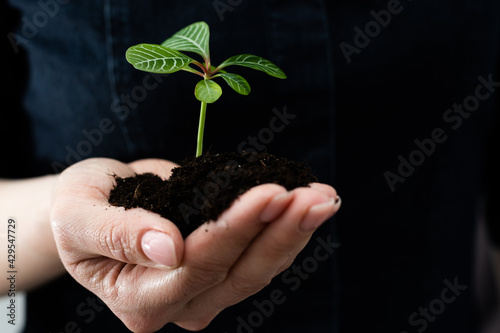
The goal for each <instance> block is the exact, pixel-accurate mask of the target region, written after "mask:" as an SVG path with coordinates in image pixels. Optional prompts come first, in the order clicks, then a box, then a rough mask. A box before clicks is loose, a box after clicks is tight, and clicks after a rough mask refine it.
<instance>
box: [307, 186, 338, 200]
mask: <svg viewBox="0 0 500 333" xmlns="http://www.w3.org/2000/svg"><path fill="white" fill-rule="evenodd" d="M309 187H310V188H312V189H314V190H317V191H321V192H323V193H325V194H326V195H328V196H329V197H330V198H335V200H337V199H338V198H339V195H338V194H337V191H336V190H335V189H334V188H333V187H331V186H330V185H327V184H322V183H311V184H309Z"/></svg>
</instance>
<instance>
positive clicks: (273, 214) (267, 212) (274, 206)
mask: <svg viewBox="0 0 500 333" xmlns="http://www.w3.org/2000/svg"><path fill="white" fill-rule="evenodd" d="M292 196H293V193H292V192H284V193H280V194H278V195H276V196H275V197H274V198H272V199H271V200H269V202H268V203H267V206H266V208H264V210H263V211H262V212H261V213H260V216H259V219H260V220H261V221H262V222H271V221H272V220H274V219H276V218H277V217H278V216H279V215H280V214H281V213H282V212H283V210H284V209H285V208H286V206H287V204H288V202H290V199H291V198H292Z"/></svg>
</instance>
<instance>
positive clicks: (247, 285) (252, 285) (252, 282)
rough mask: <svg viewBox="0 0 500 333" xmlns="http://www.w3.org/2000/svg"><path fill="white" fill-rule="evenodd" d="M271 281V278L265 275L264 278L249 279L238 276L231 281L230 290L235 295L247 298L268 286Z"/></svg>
mask: <svg viewBox="0 0 500 333" xmlns="http://www.w3.org/2000/svg"><path fill="white" fill-rule="evenodd" d="M271 279H272V278H271V277H269V276H267V274H266V276H255V277H250V278H249V277H242V276H238V277H237V278H235V279H231V286H230V288H231V289H232V290H233V293H234V294H235V295H240V297H248V296H250V295H253V294H255V293H256V292H258V291H259V290H262V289H263V288H265V287H266V286H267V285H269V284H270V283H271Z"/></svg>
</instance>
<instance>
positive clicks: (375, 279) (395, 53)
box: [0, 0, 500, 333]
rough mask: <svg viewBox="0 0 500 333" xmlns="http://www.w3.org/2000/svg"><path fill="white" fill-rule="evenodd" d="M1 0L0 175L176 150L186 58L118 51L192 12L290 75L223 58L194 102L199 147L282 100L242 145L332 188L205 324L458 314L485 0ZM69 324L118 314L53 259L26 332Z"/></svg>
mask: <svg viewBox="0 0 500 333" xmlns="http://www.w3.org/2000/svg"><path fill="white" fill-rule="evenodd" d="M8 3H9V5H8V7H6V8H5V10H6V11H8V18H9V20H8V22H11V23H12V25H9V26H6V27H5V31H7V34H8V35H7V36H8V37H9V38H10V42H9V43H8V45H7V46H6V47H7V48H8V49H9V52H11V54H10V57H11V58H10V60H12V62H11V63H12V64H16V67H15V68H7V69H6V70H7V75H9V76H8V77H13V84H12V92H11V93H8V94H6V98H8V99H9V101H10V102H9V103H10V104H9V105H10V106H11V107H10V108H9V110H10V111H12V114H10V115H9V117H12V119H13V120H9V119H10V118H8V120H9V121H11V124H12V123H13V122H15V124H16V125H17V126H15V128H13V127H12V126H9V128H6V129H5V131H2V139H3V140H2V144H3V145H5V147H6V148H5V149H6V150H7V151H8V153H9V155H8V159H9V161H20V162H21V163H20V164H21V165H20V166H18V165H17V163H12V162H10V163H5V164H3V165H2V166H0V168H2V169H1V170H2V173H3V175H4V176H5V177H28V176H37V175H42V174H46V173H54V172H60V171H61V170H63V169H64V168H65V167H67V166H69V165H71V164H73V163H75V162H77V161H79V160H81V159H85V158H89V157H99V156H101V157H111V158H116V159H119V160H122V161H125V162H127V161H133V160H136V159H139V158H145V157H159V158H166V159H170V160H173V161H178V160H180V159H181V158H182V157H184V156H186V155H192V154H194V148H195V137H196V130H197V118H198V109H199V105H198V102H197V100H196V99H195V98H194V96H193V90H194V85H195V84H196V82H197V78H196V77H195V76H193V75H191V74H188V73H176V74H173V75H167V76H153V75H151V74H147V73H144V72H140V71H137V70H135V69H133V67H132V66H131V65H129V64H128V63H127V62H126V60H125V57H124V54H125V50H126V49H127V48H128V47H129V46H131V45H134V44H137V43H141V42H149V43H161V42H162V41H163V40H164V39H165V38H167V37H168V36H170V35H171V34H172V33H174V32H176V31H177V30H179V29H181V28H183V27H184V26H187V25H188V24H190V23H193V22H195V21H199V20H204V21H206V22H207V23H208V24H209V25H210V28H211V44H210V45H211V54H212V59H213V61H214V62H215V63H219V62H222V61H223V60H225V59H226V58H228V57H229V56H232V55H234V54H239V53H250V54H257V55H260V56H263V57H265V58H267V59H269V60H271V61H273V62H274V63H276V64H277V65H278V66H280V67H281V68H282V69H283V70H284V71H285V73H286V74H287V75H288V79H287V80H284V81H281V80H277V79H275V78H271V77H267V76H265V75H264V74H262V73H259V72H253V71H250V70H247V69H245V68H238V69H235V72H237V73H239V74H242V75H243V76H244V77H245V78H247V80H248V81H249V82H250V84H251V85H252V88H253V89H252V93H251V94H250V96H248V97H242V96H240V95H237V94H236V93H234V92H232V91H231V90H230V89H229V88H225V89H224V95H223V97H222V98H221V100H220V101H218V102H217V103H215V104H214V105H210V106H209V108H208V113H207V124H206V131H205V134H206V136H205V147H206V148H207V149H211V150H214V151H237V150H238V147H239V146H240V145H242V144H243V145H245V144H246V145H252V142H254V141H252V139H249V137H252V136H253V137H258V133H259V131H260V130H261V129H262V128H266V127H268V126H269V121H270V119H271V118H272V117H273V116H274V114H273V109H276V110H278V111H281V112H283V110H286V112H288V113H289V114H292V115H294V116H295V118H293V119H291V120H290V123H289V124H288V125H287V126H286V128H285V130H283V131H282V132H279V133H275V135H274V137H273V140H272V141H271V142H269V143H266V144H265V145H261V144H258V145H256V144H255V143H254V144H253V145H254V146H255V147H256V148H257V149H262V150H263V149H265V150H267V151H268V152H271V153H274V154H278V155H282V156H287V157H289V158H291V159H295V160H305V161H307V162H308V163H309V164H310V165H311V166H312V168H313V169H314V171H315V172H316V174H317V175H318V178H319V179H320V181H322V182H325V183H329V184H332V185H333V186H335V187H336V189H337V190H338V192H339V194H340V195H341V196H342V199H343V207H342V209H341V211H340V212H339V214H338V215H337V217H336V218H335V219H334V220H333V221H330V222H329V223H327V224H325V225H324V226H323V227H322V228H321V229H320V230H319V231H318V232H317V233H316V234H315V235H314V236H313V238H312V240H311V242H310V244H309V245H308V247H306V249H305V250H304V251H303V252H302V253H301V254H300V255H299V257H298V258H297V260H296V262H295V264H294V266H292V267H291V268H290V269H289V270H287V271H286V272H285V273H284V274H282V275H280V276H278V277H276V278H275V279H274V280H273V282H272V284H271V285H270V286H268V287H267V288H265V289H264V290H263V291H261V292H259V293H258V294H256V295H255V296H253V297H250V298H249V299H248V300H246V301H244V302H242V303H241V304H238V305H235V306H233V307H230V308H228V309H227V310H225V311H223V312H222V313H221V314H220V315H219V316H218V317H217V318H216V319H215V320H214V322H213V323H212V324H211V325H210V326H209V327H208V328H207V329H206V330H204V331H205V332H228V333H229V332H291V333H292V332H338V331H340V332H364V331H367V332H404V331H406V332H417V331H419V330H420V331H422V330H424V329H425V330H426V332H471V331H473V330H474V328H475V320H474V309H473V293H472V289H473V287H472V286H473V280H472V276H473V275H472V270H473V248H474V231H475V221H476V215H477V206H476V202H477V199H478V198H479V197H480V195H481V193H482V191H481V187H480V184H481V181H482V170H483V165H484V164H483V159H484V156H485V152H484V150H485V149H484V148H485V146H486V139H487V134H488V133H490V132H491V128H492V121H493V119H494V118H493V113H494V110H495V107H497V105H496V98H495V95H496V94H495V93H494V90H495V89H498V85H495V83H496V82H497V80H498V81H500V76H499V75H498V67H497V64H498V44H499V43H498V42H499V29H498V28H499V26H498V22H497V21H498V20H497V17H498V14H500V6H499V4H497V2H495V1H494V0H483V1H472V0H469V1H465V0H462V1H451V0H450V1H439V2H436V1H430V0H429V1H423V0H421V1H413V2H409V1H403V2H401V3H400V2H398V1H393V0H390V1H357V2H353V1H331V2H328V3H327V2H326V1H321V0H308V1H299V0H292V1H278V0H268V1H245V0H243V1H205V2H203V3H201V1H200V2H197V3H196V5H194V4H191V3H189V4H188V3H187V2H185V1H184V2H181V1H161V2H160V1H155V2H153V1H140V2H139V1H111V0H105V1H85V2H84V1H79V2H76V1H47V2H43V1H42V2H34V1H28V0H10V1H8ZM2 4H3V5H4V6H6V4H5V3H4V2H2ZM16 23H18V25H17V26H16V25H15V24H16ZM9 32H12V33H13V34H15V35H13V34H12V33H11V34H9ZM12 41H14V42H12ZM17 49H19V52H17V53H15V52H14V53H13V51H15V50H17ZM18 69H19V70H18ZM488 81H489V82H490V83H489V84H488V83H487V82H488ZM479 85H483V88H480V89H479V92H480V94H481V96H482V97H481V99H479V98H477V97H476V99H474V98H472V97H474V96H476V95H477V92H478V88H477V87H478V86H479ZM488 93H489V95H488ZM486 95H488V96H487V97H486ZM470 96H472V97H470ZM483 97H484V98H483ZM476 100H477V103H476V102H475V101H476ZM464 103H470V104H466V106H464V107H463V108H462V109H461V110H460V104H462V105H463V104H464ZM454 104H456V105H457V106H454ZM476 104H477V105H476ZM469 109H470V110H471V111H469ZM448 110H451V111H448ZM16 134H17V135H16ZM19 134H21V135H20V136H19ZM14 135H16V137H17V136H19V137H20V138H22V140H19V141H15V140H12V136H14ZM4 136H5V137H4ZM7 138H10V139H7ZM264 146H265V148H264ZM11 163H12V164H11ZM464 286H467V288H466V289H465V287H464ZM446 288H447V289H448V291H447V292H443V291H444V290H445V289H446ZM278 295H279V296H278ZM443 295H444V297H445V299H443ZM452 299H453V301H452ZM91 304H94V306H92V305H91ZM95 304H97V305H95ZM425 308H430V309H429V310H428V312H427V313H423V312H422V311H424V310H425ZM421 309H424V310H421ZM68 327H69V328H68ZM68 329H69V330H70V331H71V330H73V331H78V329H81V332H101V331H102V332H121V331H124V332H125V331H127V330H126V328H125V327H124V325H123V324H122V323H121V322H120V321H119V320H118V319H117V318H116V317H114V315H113V314H112V313H111V312H110V311H109V310H108V309H107V308H105V307H104V306H102V304H101V303H100V302H99V301H98V300H97V298H96V297H95V296H94V295H93V294H92V293H90V292H89V291H87V290H86V289H85V288H83V287H81V286H79V285H78V284H77V283H76V282H75V281H74V280H73V279H72V278H71V277H69V276H64V277H62V278H60V279H58V280H57V281H54V282H53V283H51V284H48V285H46V286H44V287H42V288H39V289H38V290H35V291H33V292H30V293H29V294H28V320H27V326H26V328H25V332H56V331H57V332H63V331H65V330H68ZM163 331H165V332H178V331H179V332H180V331H183V330H180V329H178V328H177V327H176V326H175V325H172V324H170V325H167V326H166V327H165V328H164V330H163Z"/></svg>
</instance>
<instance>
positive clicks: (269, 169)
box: [109, 153, 317, 237]
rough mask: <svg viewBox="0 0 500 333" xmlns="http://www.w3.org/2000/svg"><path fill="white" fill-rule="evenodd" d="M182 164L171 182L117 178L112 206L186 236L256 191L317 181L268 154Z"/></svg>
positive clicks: (299, 165)
mask: <svg viewBox="0 0 500 333" xmlns="http://www.w3.org/2000/svg"><path fill="white" fill-rule="evenodd" d="M179 164H180V167H177V168H174V169H173V170H172V175H171V176H170V178H169V179H168V180H163V179H161V178H160V177H158V176H156V175H154V174H151V173H145V174H137V175H135V176H134V177H128V178H120V177H115V178H116V186H115V188H114V189H113V190H112V191H111V193H110V197H109V203H110V204H111V205H114V206H122V207H125V209H129V208H135V207H142V208H144V209H147V210H150V211H153V212H155V213H158V214H160V215H161V216H163V217H164V218H167V219H169V220H170V221H172V222H174V223H175V224H176V225H177V226H178V227H179V230H180V231H181V233H182V235H183V236H184V237H187V236H188V235H189V234H190V233H191V232H192V231H193V230H195V229H196V228H197V227H198V226H200V225H201V224H203V223H205V222H207V221H210V220H217V218H218V217H219V215H220V214H221V213H222V212H223V211H224V210H226V209H227V208H229V206H231V204H232V203H233V201H234V200H235V199H236V198H237V197H238V196H240V195H241V194H243V193H245V192H246V191H247V190H249V189H250V188H251V187H254V186H257V185H259V184H264V183H275V184H279V185H282V186H283V187H285V188H286V189H287V190H292V189H294V188H296V187H301V186H307V185H308V184H310V183H312V182H316V181H317V178H316V177H315V176H314V175H313V174H312V172H311V170H310V169H309V168H307V166H306V165H305V164H304V163H297V162H293V161H289V160H287V159H285V158H282V157H276V156H274V155H271V154H268V153H246V154H237V153H221V154H205V155H202V156H200V157H197V158H188V159H185V160H184V161H182V162H180V163H179Z"/></svg>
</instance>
